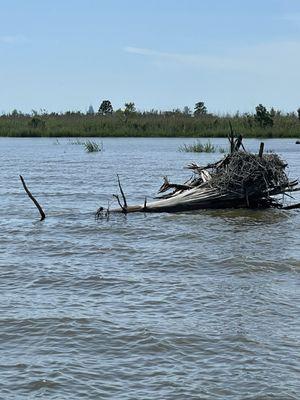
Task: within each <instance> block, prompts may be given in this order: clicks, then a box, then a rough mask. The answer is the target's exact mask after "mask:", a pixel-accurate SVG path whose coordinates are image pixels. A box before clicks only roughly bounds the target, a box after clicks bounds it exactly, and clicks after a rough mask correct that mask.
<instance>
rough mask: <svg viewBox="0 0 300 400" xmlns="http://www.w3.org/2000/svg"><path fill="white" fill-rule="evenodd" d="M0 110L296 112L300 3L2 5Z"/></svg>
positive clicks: (131, 0) (214, 0)
mask: <svg viewBox="0 0 300 400" xmlns="http://www.w3.org/2000/svg"><path fill="white" fill-rule="evenodd" d="M0 18H1V19H0V21H1V23H0V112H9V111H11V110H13V109H17V110H21V111H23V112H30V111H31V110H32V109H34V110H40V109H46V110H48V111H49V112H51V111H57V112H63V111H66V110H81V111H86V110H87V109H88V107H89V105H90V104H91V105H93V107H94V109H95V110H97V109H98V108H99V105H100V103H101V101H102V100H104V99H108V100H110V101H111V102H112V105H113V107H114V109H117V108H122V107H123V106H124V103H125V102H130V101H132V102H134V103H135V105H136V107H137V109H139V110H150V109H161V110H171V109H173V108H181V109H182V108H183V107H185V106H188V107H190V108H191V109H193V108H194V104H195V103H196V102H198V101H204V102H205V104H206V106H207V108H208V111H209V112H214V113H220V114H224V113H227V112H230V113H233V112H236V111H237V110H239V111H240V112H253V111H254V108H255V106H256V105H257V104H259V103H262V104H264V105H266V106H267V107H274V108H275V109H281V110H283V111H286V112H287V111H294V110H296V109H297V108H299V107H300V1H299V0H251V1H250V0H180V1H175V0H106V1H104V0H43V1H41V0H26V1H25V0H0Z"/></svg>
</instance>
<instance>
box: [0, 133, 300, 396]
mask: <svg viewBox="0 0 300 400" xmlns="http://www.w3.org/2000/svg"><path fill="white" fill-rule="evenodd" d="M183 142H186V143H187V142H188V140H187V139H184V140H183V139H104V140H103V144H104V152H103V153H97V154H86V153H85V152H84V150H83V148H82V146H79V145H71V144H70V141H69V140H68V139H60V140H59V144H55V141H54V140H53V139H4V138H2V139H0V146H1V152H0V157H1V171H0V197H1V219H0V221H1V222H0V224H1V230H0V285H1V287H0V288H1V291H0V307H1V310H0V311H1V313H0V349H1V351H0V398H1V399H57V400H61V399H126V400H127V399H143V400H144V399H149V400H150V399H151V400H152V399H170V400H171V399H172V400H173V399H234V400H237V399H243V400H244V399H253V400H254V399H278V400H279V399H280V400H281V399H282V400H288V399H299V398H300V395H299V393H300V383H299V382H300V380H299V376H300V306H299V304H300V303H299V301H300V289H299V283H300V238H299V233H300V212H299V211H296V210H295V211H278V210H267V211H249V210H226V211H222V210H221V211H201V212H197V213H180V214H173V215H171V214H160V215H143V214H139V215H134V214H133V215H128V216H127V217H124V216H123V215H115V216H111V218H110V219H109V221H107V220H101V221H96V220H95V219H94V217H93V212H94V211H95V210H96V209H97V208H98V207H99V206H100V205H101V206H106V205H107V201H108V199H110V198H111V194H112V193H116V192H117V184H116V179H115V176H116V173H119V174H120V176H121V179H122V182H123V186H124V189H125V191H126V194H127V197H128V202H129V203H131V204H133V203H135V202H141V203H142V202H143V200H144V196H145V195H147V196H148V197H149V196H151V195H154V194H155V192H156V190H157V188H158V187H159V186H160V184H161V177H162V175H168V176H169V177H170V179H171V178H173V180H177V181H180V180H181V179H184V178H187V177H188V176H189V175H188V171H187V170H184V169H182V167H183V166H184V165H185V164H186V163H187V162H189V161H196V162H199V163H204V162H208V161H212V160H215V159H216V158H218V157H219V156H220V155H219V154H211V155H210V154H204V155H197V154H186V153H179V152H177V148H178V146H179V145H181V144H182V143H183ZM214 142H216V143H220V144H222V145H225V143H226V142H225V140H223V139H220V140H216V141H214ZM294 142H295V141H294V140H269V141H266V147H267V148H269V149H273V150H275V151H277V152H279V153H280V154H281V155H282V156H283V157H284V158H285V159H286V160H287V161H288V162H289V164H290V175H291V176H293V177H295V178H297V177H299V176H300V157H299V155H300V146H299V147H297V146H295V145H294ZM246 146H247V148H248V149H250V150H254V149H255V150H256V149H258V146H259V142H258V141H255V140H248V141H246ZM20 173H22V174H23V175H24V177H25V179H26V182H27V184H28V186H29V188H30V189H31V191H32V192H33V194H34V195H35V196H36V197H37V198H38V199H39V201H40V203H41V204H42V205H43V206H44V208H45V211H46V214H47V219H46V220H45V221H44V222H42V223H41V222H39V215H38V212H37V210H36V208H35V207H34V206H33V204H32V203H31V202H30V200H29V199H28V197H27V196H26V194H25V192H24V191H23V188H22V186H21V183H20V181H19V178H18V175H19V174H20ZM295 201H298V202H299V201H300V199H299V196H298V198H297V197H296V200H295Z"/></svg>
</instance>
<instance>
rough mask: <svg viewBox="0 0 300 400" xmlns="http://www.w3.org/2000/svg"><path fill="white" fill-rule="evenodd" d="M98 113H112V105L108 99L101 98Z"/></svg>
mask: <svg viewBox="0 0 300 400" xmlns="http://www.w3.org/2000/svg"><path fill="white" fill-rule="evenodd" d="M98 113H99V114H100V115H110V114H112V113H113V106H112V104H111V102H110V101H109V100H103V101H102V103H101V105H100V107H99V110H98Z"/></svg>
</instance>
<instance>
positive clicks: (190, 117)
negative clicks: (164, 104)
mask: <svg viewBox="0 0 300 400" xmlns="http://www.w3.org/2000/svg"><path fill="white" fill-rule="evenodd" d="M229 121H230V122H231V123H232V124H233V126H234V129H235V130H236V131H237V132H239V133H241V134H243V135H244V136H248V137H297V138H299V137H300V107H299V108H298V109H297V111H295V112H290V113H284V112H282V111H280V110H275V109H274V108H273V107H272V108H270V109H268V108H267V107H266V106H264V105H263V104H258V105H257V106H256V107H255V110H254V112H253V113H239V112H236V113H235V114H225V115H217V114H214V113H211V112H209V111H208V109H207V106H206V104H205V102H204V101H198V102H196V104H195V105H194V108H193V110H192V109H191V108H190V107H188V106H185V107H183V109H179V108H175V109H172V110H167V111H161V110H155V109H152V110H147V111H140V110H138V109H137V108H136V105H135V103H134V102H126V103H125V104H124V106H123V107H122V108H118V109H116V110H114V108H113V105H112V103H111V101H110V100H107V99H105V100H102V101H101V102H99V107H98V108H97V109H96V111H95V110H94V107H93V106H92V105H90V106H89V107H88V109H87V111H86V112H81V111H66V112H61V113H58V112H47V110H45V109H40V110H39V111H37V110H32V112H31V113H22V112H21V111H18V110H13V111H12V112H10V113H7V114H5V113H3V114H2V115H0V135H1V136H141V137H142V136H168V137H171V136H191V137H197V136H220V137H222V136H226V135H227V133H228V126H229Z"/></svg>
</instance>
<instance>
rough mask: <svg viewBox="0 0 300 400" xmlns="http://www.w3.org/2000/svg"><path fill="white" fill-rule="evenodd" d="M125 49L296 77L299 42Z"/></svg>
mask: <svg viewBox="0 0 300 400" xmlns="http://www.w3.org/2000/svg"><path fill="white" fill-rule="evenodd" d="M123 50H124V51H125V52H127V53H131V54H136V55H140V56H144V57H148V58H149V59H151V60H152V61H154V62H157V61H159V62H162V63H167V64H170V63H171V64H182V65H185V66H187V67H193V68H196V69H199V70H212V71H213V70H214V71H222V70H223V71H224V72H225V71H233V72H245V73H255V74H257V75H261V76H263V75H265V76H268V77H271V76H273V77H277V78H278V79H279V78H280V79H282V78H284V76H285V75H286V74H288V75H289V76H290V77H293V78H294V77H298V75H299V69H300V41H299V42H271V43H261V44H257V45H255V46H247V47H246V46H245V47H243V48H236V49H227V52H226V56H224V55H223V54H215V55H207V54H184V53H171V52H160V51H156V50H152V49H147V48H139V47H125V48H124V49H123Z"/></svg>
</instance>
